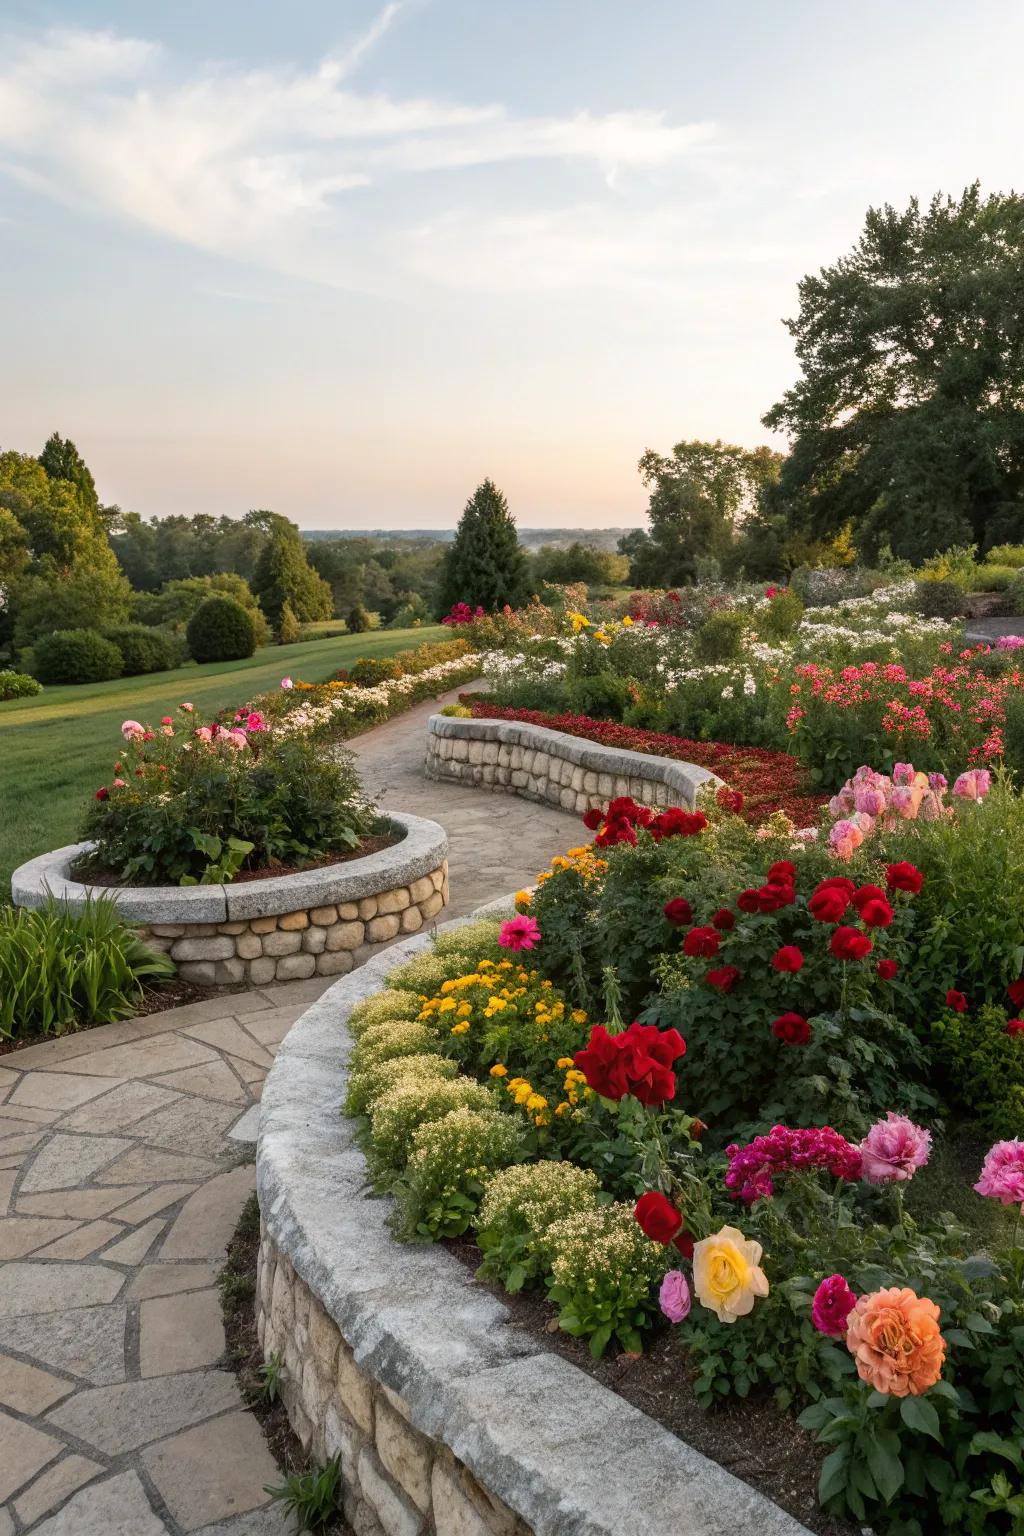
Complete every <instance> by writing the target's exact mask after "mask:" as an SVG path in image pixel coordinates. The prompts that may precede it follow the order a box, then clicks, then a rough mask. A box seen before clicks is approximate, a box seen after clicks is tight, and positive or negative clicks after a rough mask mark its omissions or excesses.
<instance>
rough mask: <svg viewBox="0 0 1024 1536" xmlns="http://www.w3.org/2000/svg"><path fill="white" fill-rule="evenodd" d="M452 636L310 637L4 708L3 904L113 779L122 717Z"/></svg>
mask: <svg viewBox="0 0 1024 1536" xmlns="http://www.w3.org/2000/svg"><path fill="white" fill-rule="evenodd" d="M450 638H451V637H450V634H449V631H448V630H447V629H445V628H443V627H442V626H441V625H434V626H431V627H429V628H427V627H424V628H422V629H395V630H377V631H374V632H371V633H368V634H364V635H342V636H339V637H337V638H335V639H330V640H306V641H301V642H300V643H299V644H298V645H287V646H267V647H265V648H264V649H263V650H259V651H257V652H256V654H255V656H250V657H249V659H248V660H247V661H232V662H211V663H209V664H208V665H207V666H203V667H197V666H194V665H191V666H187V667H179V668H178V669H177V670H175V671H173V672H154V673H152V674H151V675H150V676H148V677H127V678H119V679H118V680H117V681H116V682H113V683H91V684H85V685H83V686H81V687H77V688H46V689H44V691H43V692H42V693H40V694H38V695H37V696H36V697H35V698H34V699H12V700H11V701H10V702H9V703H6V704H0V900H6V899H7V897H8V895H9V894H10V878H11V872H12V871H13V870H15V869H16V868H17V867H18V865H19V864H23V863H24V862H25V860H26V859H30V858H32V857H33V856H34V855H35V854H37V853H45V852H46V851H47V850H48V849H50V848H60V847H62V846H63V845H64V844H65V843H70V842H74V841H75V839H76V836H77V833H78V826H79V822H80V820H81V817H82V813H83V810H84V808H85V806H86V803H87V801H88V799H89V796H90V795H91V794H92V792H93V791H94V790H95V789H96V787H97V785H99V784H103V783H105V782H106V781H107V780H108V779H109V778H110V770H111V765H112V764H113V762H114V761H115V759H116V757H117V752H118V748H119V747H120V745H121V736H120V728H121V721H122V720H125V719H135V720H142V721H146V722H150V723H152V722H153V721H155V720H159V719H160V716H161V715H169V714H173V713H174V711H175V709H176V708H177V706H178V705H179V704H180V703H182V702H183V700H186V699H188V700H190V701H191V702H192V703H193V704H194V705H195V706H196V709H197V710H198V711H201V712H202V713H203V714H204V715H209V714H212V713H214V712H215V711H216V710H218V709H221V708H224V707H229V706H230V707H234V706H237V705H239V704H244V703H245V702H246V701H247V700H248V699H249V698H251V697H252V695H253V694H256V693H262V692H266V691H267V689H270V688H276V687H277V685H278V684H279V682H280V681H281V678H282V677H284V676H286V675H288V674H290V675H291V676H292V677H301V678H303V679H304V680H305V681H307V682H320V681H322V680H323V679H324V678H326V677H329V676H330V674H331V672H333V671H334V670H335V669H336V668H338V667H345V666H350V665H351V664H352V662H353V661H354V660H355V659H356V657H358V656H387V655H389V654H390V653H391V652H393V651H401V650H408V649H409V648H410V647H412V646H416V645H421V644H423V643H424V642H426V641H433V640H447V639H450Z"/></svg>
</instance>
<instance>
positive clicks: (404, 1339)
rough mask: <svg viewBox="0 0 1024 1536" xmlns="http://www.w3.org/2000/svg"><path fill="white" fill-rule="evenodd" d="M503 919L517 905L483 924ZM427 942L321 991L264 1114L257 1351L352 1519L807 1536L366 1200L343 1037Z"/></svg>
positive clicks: (279, 1062)
mask: <svg viewBox="0 0 1024 1536" xmlns="http://www.w3.org/2000/svg"><path fill="white" fill-rule="evenodd" d="M498 910H501V911H508V910H509V906H508V902H507V901H503V902H499V903H493V904H492V906H491V907H490V908H482V909H480V912H478V913H475V914H474V916H480V915H483V914H484V913H487V912H491V911H498ZM462 921H466V919H463V920H462ZM458 926H459V924H458V923H448V924H445V931H448V930H450V929H453V928H455V927H458ZM427 943H428V939H427V936H426V935H420V936H417V937H416V938H413V939H410V940H407V941H405V942H404V943H402V944H399V945H396V946H395V947H394V948H392V949H390V950H389V951H388V952H387V954H384V955H379V956H377V957H375V958H374V959H372V960H371V961H369V962H368V964H366V965H365V966H364V967H363V968H362V969H361V970H359V971H358V972H356V973H355V974H354V975H352V976H350V977H347V978H345V979H344V980H342V981H340V982H337V983H336V984H335V985H334V986H333V987H331V988H330V990H329V991H327V992H326V993H324V995H323V996H322V997H321V998H320V999H319V1001H318V1002H316V1003H315V1004H314V1005H313V1006H312V1007H311V1008H310V1009H309V1010H308V1011H307V1012H306V1013H305V1014H303V1015H302V1017H301V1018H300V1019H299V1020H298V1022H297V1023H296V1024H295V1025H294V1026H293V1028H292V1029H291V1030H290V1031H289V1033H288V1034H287V1036H286V1037H285V1039H284V1041H283V1043H282V1045H281V1048H280V1051H279V1053H278V1055H277V1059H276V1061H275V1063H274V1066H273V1068H272V1069H271V1072H270V1074H269V1076H268V1078H267V1081H266V1085H265V1088H264V1093H263V1099H262V1109H261V1114H260V1137H259V1151H258V1157H257V1188H258V1191H259V1199H260V1209H261V1212H262V1218H263V1239H262V1242H261V1245H260V1271H259V1283H258V1290H257V1303H256V1305H257V1323H258V1329H259V1334H260V1341H261V1344H262V1347H263V1350H264V1354H265V1356H269V1355H270V1354H272V1353H277V1354H279V1355H280V1357H281V1358H282V1360H283V1362H284V1366H285V1379H284V1383H283V1388H282V1391H283V1396H284V1401H285V1404H286V1406H287V1408H288V1412H289V1417H290V1418H291V1421H292V1423H293V1425H294V1426H295V1428H296V1430H297V1432H298V1434H299V1436H300V1438H301V1440H302V1442H303V1444H304V1446H305V1447H307V1448H308V1449H310V1450H311V1451H312V1454H313V1455H314V1457H316V1458H318V1459H321V1460H323V1459H326V1458H328V1457H332V1456H340V1457H341V1465H342V1472H343V1476H344V1480H345V1485H346V1513H347V1515H348V1518H349V1520H350V1521H351V1522H352V1524H353V1526H354V1527H355V1529H356V1530H357V1531H359V1532H360V1533H361V1536H381V1533H382V1532H383V1533H386V1536H431V1533H433V1536H529V1533H535V1536H735V1533H736V1532H737V1531H748V1530H749V1531H753V1530H756V1531H757V1532H758V1536H807V1532H806V1528H805V1527H804V1526H803V1525H801V1524H800V1523H799V1522H798V1521H796V1520H794V1519H793V1518H792V1517H791V1516H790V1515H787V1514H786V1513H785V1512H784V1511H783V1510H781V1509H780V1508H779V1507H778V1506H777V1505H775V1504H773V1503H771V1502H770V1500H768V1499H767V1498H765V1497H764V1496H763V1495H762V1494H760V1493H758V1492H756V1491H755V1490H754V1489H752V1488H750V1487H748V1486H747V1485H746V1484H745V1483H742V1482H740V1481H739V1480H738V1479H736V1478H734V1477H733V1476H732V1475H731V1474H730V1473H728V1472H726V1471H725V1470H724V1469H723V1468H722V1467H719V1466H718V1465H717V1464H716V1463H714V1462H712V1461H709V1460H708V1459H707V1458H706V1457H704V1456H702V1455H700V1454H699V1453H698V1452H697V1451H695V1450H693V1449H692V1448H691V1447H689V1446H687V1445H685V1444H684V1443H683V1442H682V1441H680V1440H677V1439H676V1438H675V1436H673V1435H671V1434H670V1433H669V1432H668V1430H666V1429H664V1428H663V1427H662V1426H661V1425H660V1424H658V1423H656V1422H655V1421H654V1420H653V1419H651V1418H649V1417H648V1416H647V1415H646V1414H644V1413H641V1412H640V1411H639V1410H638V1409H636V1408H633V1407H631V1406H630V1405H629V1404H628V1403H626V1402H624V1401H623V1400H622V1399H621V1398H619V1397H617V1396H616V1395H615V1394H614V1393H612V1392H610V1391H609V1390H608V1389H607V1388H605V1387H603V1386H602V1385H601V1384H600V1383H599V1382H597V1381H595V1380H594V1379H593V1378H592V1377H591V1376H589V1375H587V1374H585V1373H584V1372H582V1371H580V1370H578V1369H577V1368H576V1367H575V1366H574V1365H571V1364H570V1363H569V1362H568V1361H566V1360H564V1359H563V1358H561V1357H560V1356H558V1355H554V1354H551V1353H548V1352H547V1351H545V1350H544V1348H543V1346H542V1345H541V1344H540V1343H539V1342H538V1340H537V1339H536V1338H535V1337H533V1336H532V1335H530V1334H527V1333H524V1332H522V1331H520V1330H519V1329H517V1328H516V1327H514V1326H513V1324H512V1319H511V1315H510V1313H509V1311H508V1308H507V1307H505V1306H504V1305H503V1304H502V1303H501V1302H500V1301H499V1300H497V1299H496V1298H495V1297H493V1296H492V1295H491V1294H490V1293H489V1292H488V1291H487V1290H486V1289H484V1288H482V1287H478V1286H476V1285H474V1284H473V1283H472V1281H471V1280H470V1279H469V1277H468V1275H467V1272H466V1270H465V1269H464V1268H463V1266H462V1265H461V1264H460V1263H459V1262H458V1261H457V1260H456V1259H454V1258H453V1257H452V1256H451V1255H450V1254H448V1253H446V1252H445V1251H444V1250H443V1249H442V1248H439V1247H437V1246H418V1245H411V1244H401V1243H398V1242H396V1241H395V1240H394V1238H393V1237H392V1236H391V1234H390V1231H389V1228H388V1217H389V1214H390V1211H391V1202H390V1201H389V1200H383V1199H373V1198H371V1197H370V1196H369V1193H368V1190H367V1184H366V1165H365V1162H364V1159H363V1156H362V1153H361V1152H360V1151H359V1150H358V1148H357V1147H356V1145H355V1142H354V1126H353V1124H352V1122H350V1121H347V1120H345V1119H344V1118H343V1117H342V1115H341V1106H342V1101H343V1098H344V1093H345V1075H346V1074H345V1064H346V1061H347V1058H348V1053H349V1050H350V1047H351V1041H350V1037H349V1035H348V1032H347V1031H346V1030H345V1028H344V1024H345V1020H346V1019H347V1017H348V1014H349V1013H350V1012H351V1010H352V1007H353V1006H354V1004H355V1003H357V1002H358V1001H360V1000H361V999H362V998H364V997H367V996H369V995H371V994H372V993H374V992H377V991H379V990H380V989H381V988H382V987H383V986H385V985H386V984H387V976H388V973H389V972H390V971H391V970H392V969H393V968H394V967H395V966H397V965H400V964H401V963H402V962H403V961H404V960H407V959H408V958H409V957H410V956H411V955H413V954H416V953H418V952H420V951H421V950H422V949H424V948H425V947H426V945H427Z"/></svg>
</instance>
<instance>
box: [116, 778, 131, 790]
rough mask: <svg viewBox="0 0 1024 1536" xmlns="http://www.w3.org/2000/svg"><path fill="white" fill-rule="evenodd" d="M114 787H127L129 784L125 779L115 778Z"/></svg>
mask: <svg viewBox="0 0 1024 1536" xmlns="http://www.w3.org/2000/svg"><path fill="white" fill-rule="evenodd" d="M112 787H113V788H114V789H127V787H128V786H127V784H126V783H125V781H124V779H115V780H114V783H113V786H112Z"/></svg>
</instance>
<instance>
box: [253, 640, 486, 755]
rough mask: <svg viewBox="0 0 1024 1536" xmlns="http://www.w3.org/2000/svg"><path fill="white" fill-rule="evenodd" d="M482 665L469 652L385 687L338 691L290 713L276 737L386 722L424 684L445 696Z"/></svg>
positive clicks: (386, 683) (388, 681) (477, 658)
mask: <svg viewBox="0 0 1024 1536" xmlns="http://www.w3.org/2000/svg"><path fill="white" fill-rule="evenodd" d="M482 662H483V657H482V656H479V655H477V654H475V653H473V652H470V653H469V654H468V655H466V656H457V657H455V659H454V660H453V661H442V662H439V663H438V665H437V666H436V667H428V668H427V670H426V671H425V672H409V673H407V674H406V675H405V676H404V677H396V678H393V679H392V678H389V679H388V680H387V681H385V682H383V683H376V684H375V685H374V686H373V687H372V688H360V687H357V686H355V685H353V686H352V687H350V688H338V689H337V690H336V691H335V692H334V693H332V695H331V697H330V698H329V699H326V700H324V701H322V702H320V703H316V704H313V703H310V704H300V705H299V706H298V708H297V709H293V710H290V711H289V712H288V714H286V715H285V716H284V717H283V719H282V720H280V721H279V722H278V724H277V725H276V726H275V728H274V729H275V734H276V735H278V736H302V735H305V734H306V732H308V731H316V730H319V729H320V728H321V727H323V726H327V725H329V724H330V723H331V722H332V721H337V720H338V718H339V717H343V716H345V715H355V714H359V715H370V716H371V717H372V716H374V715H377V716H378V717H379V718H380V719H386V718H387V716H388V714H389V713H390V712H391V708H392V705H393V704H394V703H395V702H396V701H397V700H399V699H402V698H405V697H408V695H409V694H411V693H412V692H413V691H414V689H416V688H418V687H419V686H420V685H421V684H423V683H427V684H430V685H431V687H432V689H433V686H434V685H436V691H437V692H438V693H443V692H444V688H445V684H446V683H454V682H456V681H458V680H459V679H460V678H461V679H462V680H464V681H468V680H469V678H471V677H474V676H476V675H477V674H478V673H479V672H480V671H481V669H482Z"/></svg>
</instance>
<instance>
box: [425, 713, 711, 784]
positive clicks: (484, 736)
mask: <svg viewBox="0 0 1024 1536" xmlns="http://www.w3.org/2000/svg"><path fill="white" fill-rule="evenodd" d="M427 733H428V735H429V736H439V737H442V738H447V739H449V740H452V739H454V740H456V741H482V742H487V741H494V742H498V743H499V744H500V745H502V746H507V747H523V748H524V749H526V750H529V751H534V752H548V753H549V754H551V755H552V756H554V757H556V758H560V759H562V761H564V762H569V763H572V764H574V765H575V766H576V767H578V768H583V769H584V770H586V771H587V772H590V773H608V774H611V775H612V776H613V777H616V778H637V779H648V780H653V781H654V782H655V783H658V784H664V785H665V786H666V788H668V789H672V790H675V791H677V792H678V793H679V794H681V795H682V796H684V797H685V799H686V800H687V801H688V802H689V803H690V804H691V805H692V804H693V803H694V800H695V797H696V794H697V791H698V790H699V789H701V788H702V787H703V786H704V785H705V784H708V783H710V784H721V783H722V780H721V779H720V778H718V776H717V775H716V774H714V773H712V772H711V771H710V770H709V769H707V768H701V767H700V766H699V765H698V764H697V763H684V762H681V761H679V760H678V759H676V758H673V757H658V756H657V755H656V754H654V753H650V752H630V751H628V750H627V749H626V748H624V747H606V746H603V745H602V744H601V743H600V742H596V741H586V740H584V739H583V738H582V737H579V736H571V735H569V733H568V732H566V731H553V730H551V729H550V728H549V727H548V726H546V725H532V724H530V722H529V721H526V720H467V719H462V718H460V717H459V716H457V715H431V716H430V718H429V720H428V721H427Z"/></svg>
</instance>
